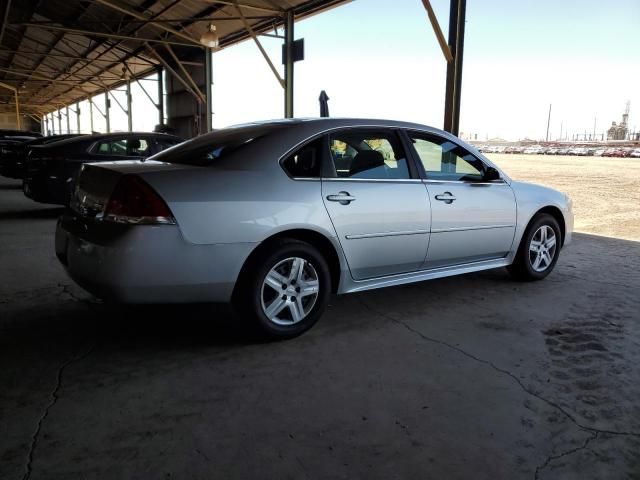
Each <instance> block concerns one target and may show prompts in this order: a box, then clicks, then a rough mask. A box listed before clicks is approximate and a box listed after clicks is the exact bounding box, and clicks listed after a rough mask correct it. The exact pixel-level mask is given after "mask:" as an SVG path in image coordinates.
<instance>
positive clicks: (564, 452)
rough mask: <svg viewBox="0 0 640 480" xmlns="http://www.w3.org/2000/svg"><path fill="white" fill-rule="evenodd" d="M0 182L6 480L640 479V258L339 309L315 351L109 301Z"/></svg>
mask: <svg viewBox="0 0 640 480" xmlns="http://www.w3.org/2000/svg"><path fill="white" fill-rule="evenodd" d="M59 212H60V210H58V209H55V208H50V207H47V206H45V205H39V204H35V203H33V202H30V201H28V200H27V199H25V198H24V197H23V196H22V193H21V191H20V189H19V184H18V183H16V182H11V181H8V180H6V179H3V180H0V268H1V270H0V272H1V273H0V332H1V333H0V385H2V387H3V388H2V389H1V390H0V432H1V434H0V478H1V479H3V480H9V479H20V478H23V477H24V476H26V477H27V478H32V479H74V478H83V479H137V478H139V479H150V478H153V479H159V478H178V479H182V478H189V479H212V478H222V479H233V478H239V479H247V478H261V479H265V478H277V479H285V478H292V479H293V478H295V479H298V478H314V479H322V478H326V479H329V478H331V479H333V478H348V479H357V478H363V479H364V478H366V479H377V478H380V479H391V478H402V479H405V478H411V479H414V478H420V479H428V478H433V479H468V478H473V479H492V480H493V479H503V478H508V479H516V478H528V479H533V478H541V479H542V478H544V479H551V478H557V479H560V478H561V479H581V480H582V479H602V478H607V479H617V478H640V400H639V399H640V294H639V293H638V291H639V290H640V243H638V242H632V241H623V240H617V239H611V238H603V237H595V236H589V235H584V234H578V235H576V237H575V243H574V244H573V245H571V247H570V248H567V249H566V250H563V252H562V254H561V257H560V261H559V263H558V266H557V267H556V270H555V271H554V272H553V274H552V275H551V276H550V277H548V278H547V279H546V280H545V281H543V282H538V283H531V284H521V283H514V282H512V281H511V280H510V279H509V277H508V276H507V274H506V273H505V272H504V271H502V270H497V271H490V272H484V273H481V274H474V275H470V276H465V277H458V278H449V279H444V280H438V281H432V282H427V283H421V284H414V285H408V286H403V287H397V288H390V289H386V290H378V291H372V292H367V293H361V294H355V295H350V296H344V297H336V298H333V299H332V303H331V307H330V308H329V309H328V312H327V313H326V315H325V316H324V318H323V319H322V320H321V322H320V323H319V324H318V325H317V326H316V327H315V328H314V329H313V330H312V331H310V332H309V333H308V334H306V335H304V336H303V337H300V338H298V339H296V340H292V341H288V342H281V343H272V344H260V343H255V342H252V341H250V340H248V339H247V338H246V337H245V336H243V334H242V332H241V331H239V330H238V329H237V328H236V327H235V326H234V322H233V319H232V317H231V316H230V315H229V314H228V313H226V312H225V311H224V309H220V308H212V307H206V306H183V307H164V308H157V307H156V308H137V309H125V308H114V307H107V306H105V305H103V304H101V303H100V302H98V301H96V300H95V299H93V298H92V297H90V296H89V295H88V294H86V293H85V292H83V291H82V290H81V289H80V288H78V287H76V286H74V285H73V284H72V282H71V281H70V280H69V279H68V278H67V277H66V276H65V274H64V272H63V270H62V268H61V267H60V265H59V264H58V263H57V260H56V259H55V256H54V253H53V238H52V234H53V229H54V226H55V218H56V216H57V215H58V214H59Z"/></svg>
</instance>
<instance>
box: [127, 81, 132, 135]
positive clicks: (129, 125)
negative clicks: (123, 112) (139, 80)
mask: <svg viewBox="0 0 640 480" xmlns="http://www.w3.org/2000/svg"><path fill="white" fill-rule="evenodd" d="M131 103H132V102H131V80H127V131H129V132H133V112H132V111H131Z"/></svg>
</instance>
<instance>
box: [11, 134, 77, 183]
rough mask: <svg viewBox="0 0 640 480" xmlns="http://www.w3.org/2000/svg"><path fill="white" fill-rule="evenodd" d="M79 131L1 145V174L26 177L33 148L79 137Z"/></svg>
mask: <svg viewBox="0 0 640 480" xmlns="http://www.w3.org/2000/svg"><path fill="white" fill-rule="evenodd" d="M79 136H80V135H79V134H77V133H67V134H63V135H51V136H48V137H40V138H36V139H33V140H29V141H26V142H12V143H8V144H5V145H2V146H1V147H0V175H2V176H4V177H8V178H24V173H25V170H26V160H27V157H28V156H29V154H30V153H31V149H32V148H33V147H35V146H37V145H48V144H50V143H54V142H59V141H61V140H66V139H68V138H74V137H79Z"/></svg>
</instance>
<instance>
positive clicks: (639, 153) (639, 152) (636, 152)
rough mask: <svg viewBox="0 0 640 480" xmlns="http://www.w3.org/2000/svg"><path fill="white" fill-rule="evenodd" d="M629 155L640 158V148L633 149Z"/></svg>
mask: <svg viewBox="0 0 640 480" xmlns="http://www.w3.org/2000/svg"><path fill="white" fill-rule="evenodd" d="M629 156H630V157H633V158H640V148H636V149H634V150H631V152H630V153H629Z"/></svg>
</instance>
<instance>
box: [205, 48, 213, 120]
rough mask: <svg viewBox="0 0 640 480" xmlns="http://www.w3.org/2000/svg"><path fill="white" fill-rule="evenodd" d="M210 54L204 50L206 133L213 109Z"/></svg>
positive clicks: (208, 50)
mask: <svg viewBox="0 0 640 480" xmlns="http://www.w3.org/2000/svg"><path fill="white" fill-rule="evenodd" d="M211 60H212V52H211V49H210V48H205V50H204V83H205V93H204V96H205V112H206V113H205V115H206V116H207V123H206V126H207V132H210V131H211V128H212V122H213V118H212V116H213V108H212V98H211V97H212V93H211V85H212V84H213V71H212V68H213V65H212V61H211Z"/></svg>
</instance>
